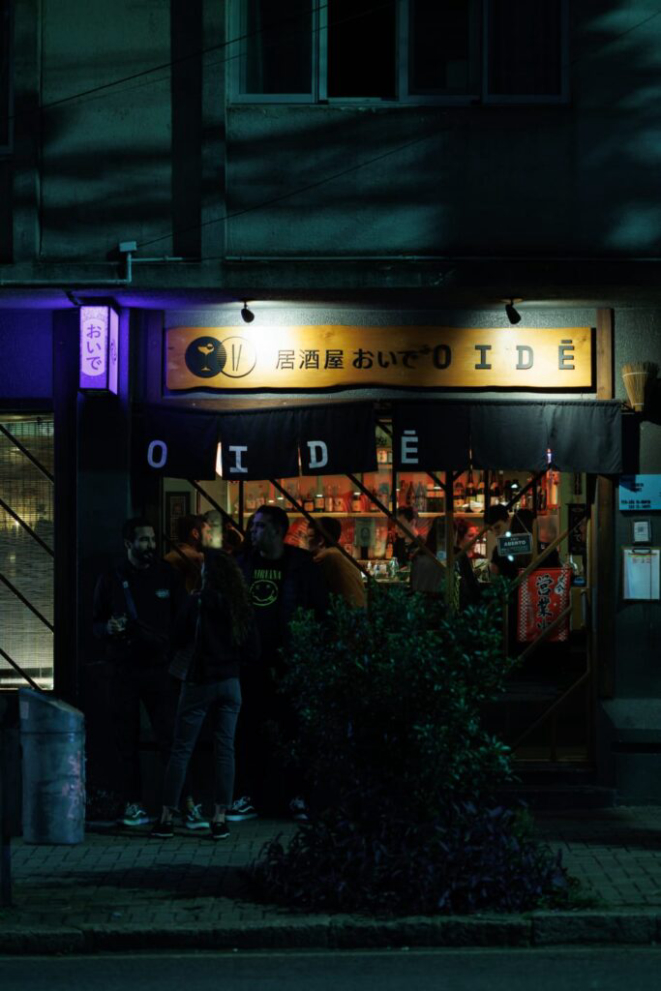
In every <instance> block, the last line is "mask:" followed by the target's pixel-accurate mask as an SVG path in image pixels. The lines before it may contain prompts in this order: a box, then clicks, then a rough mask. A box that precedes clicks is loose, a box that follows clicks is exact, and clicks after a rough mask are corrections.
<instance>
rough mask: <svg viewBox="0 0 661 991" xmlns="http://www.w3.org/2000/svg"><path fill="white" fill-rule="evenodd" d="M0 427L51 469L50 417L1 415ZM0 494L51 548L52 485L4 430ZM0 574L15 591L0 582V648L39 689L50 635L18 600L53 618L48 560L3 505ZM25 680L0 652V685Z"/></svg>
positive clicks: (48, 662)
mask: <svg viewBox="0 0 661 991" xmlns="http://www.w3.org/2000/svg"><path fill="white" fill-rule="evenodd" d="M2 425H3V426H4V427H5V428H6V429H7V430H8V431H9V432H10V433H11V434H12V435H13V436H14V437H15V438H16V439H17V440H18V441H19V442H20V443H21V444H22V445H23V446H24V447H25V448H27V450H28V451H29V452H30V453H31V454H32V455H34V457H35V458H36V459H37V461H39V462H40V464H42V465H43V466H44V467H45V468H46V469H47V470H48V471H50V472H52V471H53V438H54V434H53V421H52V420H50V419H45V418H36V417H29V418H25V419H5V420H3V421H2ZM0 491H1V492H2V498H3V500H4V501H5V503H7V505H8V506H10V507H11V509H12V511H13V512H14V513H15V514H16V515H17V516H19V517H20V518H21V519H22V520H23V521H24V522H25V523H27V525H28V526H29V527H30V529H31V530H32V531H33V532H34V533H36V534H37V536H38V537H40V538H41V540H42V541H43V542H44V543H45V544H46V545H47V546H48V547H50V548H51V549H52V548H53V486H52V484H51V482H49V481H48V479H47V478H46V477H45V476H44V475H43V474H42V473H41V472H40V471H39V470H38V469H37V468H36V467H35V466H34V465H33V464H32V462H31V461H30V460H29V459H28V458H27V457H26V456H25V455H24V454H23V453H22V452H21V451H20V450H19V448H17V447H16V445H15V444H14V443H12V441H11V440H9V439H8V438H7V436H6V435H5V434H3V433H0ZM0 574H2V575H3V576H4V578H6V579H7V581H8V582H9V583H10V584H11V585H12V586H13V587H14V588H15V589H16V590H17V592H18V593H19V594H18V595H17V594H15V593H14V592H13V591H12V590H11V589H10V588H9V587H8V586H7V585H6V584H5V582H0V616H2V624H1V626H0V646H2V649H3V650H4V651H5V653H7V654H8V655H9V657H11V658H12V660H13V661H14V662H15V663H16V664H18V665H19V667H20V668H22V669H23V670H24V671H25V672H26V674H28V675H29V676H30V677H31V678H32V679H33V681H35V682H36V683H37V684H38V685H39V686H40V687H41V688H47V689H52V687H53V634H52V633H51V631H50V630H49V629H48V626H47V625H46V624H45V623H44V622H43V621H42V620H41V619H39V617H38V616H37V615H35V613H34V612H33V611H32V610H31V609H30V608H29V607H28V606H27V605H26V604H25V602H24V601H22V600H21V596H22V597H23V599H25V600H27V601H28V602H29V603H30V604H31V605H32V606H33V607H34V609H36V610H37V612H38V613H40V614H41V616H42V617H44V618H45V619H46V620H48V622H49V623H51V624H52V622H53V558H52V557H51V556H50V554H48V552H47V551H45V550H44V548H43V547H42V546H41V544H40V543H39V541H38V540H35V539H34V537H32V536H31V535H30V534H29V533H28V532H27V531H26V530H25V529H24V528H23V527H21V526H20V524H19V523H17V522H16V520H15V519H14V518H13V516H12V515H11V514H10V513H8V512H7V511H6V510H5V509H2V508H1V507H0ZM25 684H26V682H25V681H24V679H23V678H21V676H20V675H19V674H18V672H17V671H15V670H14V668H13V667H12V666H11V665H10V664H9V663H8V662H7V661H6V660H5V658H4V657H2V656H0V688H19V687H24V686H25Z"/></svg>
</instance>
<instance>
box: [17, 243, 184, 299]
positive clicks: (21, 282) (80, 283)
mask: <svg viewBox="0 0 661 991" xmlns="http://www.w3.org/2000/svg"><path fill="white" fill-rule="evenodd" d="M117 247H118V250H119V253H120V255H121V256H122V258H123V261H124V271H125V273H126V274H125V276H124V278H123V279H121V278H120V279H0V287H3V288H12V287H14V288H21V289H25V288H28V289H31V288H34V289H40V288H44V287H46V286H53V287H55V286H57V287H58V288H65V287H67V288H71V287H74V288H76V289H78V288H80V287H86V286H89V287H90V288H92V287H93V288H96V289H103V288H104V286H130V285H131V284H132V282H133V266H134V265H138V264H144V263H146V262H148V263H149V264H152V265H153V264H169V263H170V262H185V261H188V260H189V259H187V258H182V257H179V256H175V255H163V256H162V257H160V258H134V257H133V255H134V252H136V251H137V250H138V245H137V242H136V241H120V243H119V245H118V246H117Z"/></svg>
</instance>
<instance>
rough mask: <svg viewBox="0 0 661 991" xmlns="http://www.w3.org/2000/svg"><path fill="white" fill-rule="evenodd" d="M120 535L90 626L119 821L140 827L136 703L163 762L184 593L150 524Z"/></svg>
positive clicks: (138, 520) (137, 521)
mask: <svg viewBox="0 0 661 991" xmlns="http://www.w3.org/2000/svg"><path fill="white" fill-rule="evenodd" d="M122 536H123V538H124V547H125V549H126V560H124V561H123V562H122V563H121V564H120V565H119V566H118V567H117V568H115V569H113V570H112V571H109V572H107V573H106V574H104V575H101V577H100V578H99V580H98V581H97V584H96V589H95V591H94V611H93V622H94V634H95V636H97V637H99V639H101V640H103V641H104V642H105V644H106V654H107V658H108V660H109V662H110V665H111V676H110V714H111V718H112V721H113V725H114V727H115V740H116V744H117V750H118V754H119V760H120V769H121V773H122V781H123V791H124V795H123V799H124V803H125V804H124V811H123V815H122V816H120V821H121V822H122V823H123V824H124V825H126V826H140V825H143V824H144V823H146V822H147V821H148V818H147V815H146V813H145V811H144V809H143V808H142V804H141V791H142V788H141V778H140V753H139V739H140V703H141V702H142V703H143V704H144V706H145V708H146V710H147V714H148V716H149V720H150V722H151V726H152V729H153V732H154V735H155V737H156V740H157V742H158V746H159V749H160V751H161V755H162V757H163V758H164V760H167V757H168V754H169V748H170V741H171V735H172V727H173V722H174V708H175V705H176V700H175V694H174V691H173V685H172V683H171V679H170V676H169V675H168V673H167V665H168V660H169V655H170V631H171V627H172V624H173V621H174V619H175V617H176V615H177V612H178V611H179V609H180V607H181V605H182V604H183V601H184V599H185V591H184V586H183V582H182V579H181V577H180V575H179V574H177V572H176V571H175V570H174V569H173V568H172V567H170V565H169V564H166V563H164V562H163V561H159V560H157V558H156V537H155V534H154V528H153V526H152V525H151V523H150V522H149V520H146V519H143V518H142V517H134V518H132V519H129V520H127V521H126V522H125V524H124V526H123V528H122Z"/></svg>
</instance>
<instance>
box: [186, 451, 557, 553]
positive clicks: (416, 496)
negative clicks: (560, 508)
mask: <svg viewBox="0 0 661 991" xmlns="http://www.w3.org/2000/svg"><path fill="white" fill-rule="evenodd" d="M434 474H435V475H436V476H437V478H438V479H439V480H441V481H444V479H445V476H444V473H443V472H441V471H439V472H435V473H434ZM529 479H530V474H529V473H527V472H489V473H488V475H486V474H485V473H483V472H480V471H477V470H474V469H470V468H469V469H468V470H467V471H465V472H463V473H462V474H460V475H459V476H458V477H457V478H455V479H454V482H453V513H454V515H455V516H457V517H461V518H463V519H465V520H466V522H467V523H468V535H469V538H471V537H473V536H474V535H475V534H477V533H479V532H480V531H481V530H482V528H483V525H484V523H483V520H484V512H485V508H486V505H487V492H486V486H487V485H488V504H489V505H494V504H496V503H507V502H509V501H510V500H511V499H512V498H513V497H514V496H515V495H516V493H517V492H518V491H520V490H521V489H522V488H524V486H525V485H526V484H527V482H528V481H529ZM277 481H278V483H279V485H281V486H282V488H283V489H284V490H285V491H286V492H287V493H288V494H289V495H290V496H291V497H292V499H293V500H294V501H295V503H297V504H298V505H299V506H301V507H302V508H303V510H305V512H306V513H309V514H310V515H311V516H333V517H337V518H338V519H340V520H341V523H342V534H341V538H340V541H341V543H342V545H343V547H344V548H345V550H346V551H347V552H348V553H350V554H352V555H353V556H354V557H356V558H357V559H359V560H361V561H366V562H388V561H390V560H391V559H392V557H393V549H394V542H395V539H396V537H397V536H398V530H397V528H396V526H395V525H394V524H393V523H392V522H391V521H390V520H389V518H388V516H387V515H386V513H385V512H384V511H383V510H382V509H381V508H380V506H383V507H385V508H386V509H387V510H388V511H389V512H390V513H391V514H392V513H396V512H397V511H398V510H399V509H401V508H403V507H410V509H412V510H413V513H414V520H413V527H412V529H413V530H414V532H415V533H416V534H417V535H418V536H419V537H420V538H421V539H423V540H424V539H425V538H426V536H427V534H428V532H429V529H430V527H431V525H432V521H433V520H434V518H435V517H437V516H444V515H445V513H446V509H447V506H446V502H447V500H446V498H445V492H444V490H443V488H442V487H441V486H440V485H439V484H438V482H437V481H435V480H434V479H433V478H431V477H430V476H429V475H428V474H427V473H426V472H395V471H394V468H393V459H392V447H391V444H390V439H389V437H388V436H387V435H386V434H385V433H383V432H381V431H379V432H378V434H377V470H376V471H372V472H366V473H364V474H363V475H362V476H360V481H361V482H362V484H363V486H364V487H365V488H366V489H367V490H368V492H369V493H370V495H371V496H372V497H373V498H370V497H368V496H367V495H366V494H365V493H364V492H362V491H360V490H357V489H356V487H355V486H354V485H353V484H352V482H351V480H350V479H349V478H348V477H347V476H346V475H323V476H299V477H297V478H285V479H278V480H277ZM559 485H560V476H559V475H558V473H557V472H549V473H548V474H547V475H546V476H545V478H544V479H543V480H542V481H541V482H540V483H539V484H538V485H537V486H536V487H535V489H534V490H531V491H529V492H528V493H527V494H526V495H525V496H524V497H523V499H522V500H521V501H520V503H519V506H520V508H527V509H532V508H533V503H534V501H535V500H536V506H537V513H538V514H540V513H541V514H544V513H547V512H549V511H551V510H553V508H554V507H555V506H557V505H558V501H559ZM203 487H204V488H205V489H206V490H207V491H208V492H209V494H210V495H212V497H213V498H214V500H215V501H216V502H218V503H219V504H220V505H221V506H222V507H223V508H224V509H225V510H226V511H227V512H228V513H230V514H231V515H232V516H233V518H234V519H235V520H236V521H237V522H239V521H242V523H243V526H244V528H245V527H246V526H247V524H248V521H249V518H250V516H251V515H252V514H253V513H254V512H255V511H256V510H257V509H258V508H259V506H262V505H264V504H267V505H269V504H270V505H277V506H281V507H282V508H283V509H285V510H286V511H287V513H288V514H289V517H290V523H291V526H290V530H289V534H288V537H287V540H288V542H290V543H294V544H297V545H300V546H305V545H306V540H307V536H306V535H307V529H308V525H309V524H308V520H307V518H306V517H305V515H304V514H303V513H301V512H300V511H298V510H296V509H295V508H294V506H293V505H292V503H291V502H290V501H289V500H288V499H287V497H286V496H285V495H284V494H283V493H282V492H281V491H280V490H279V489H278V487H277V486H276V485H274V484H273V483H272V482H269V481H267V480H264V481H255V482H243V483H241V484H239V483H238V482H226V481H223V480H222V479H216V481H215V482H214V483H209V482H205V483H203ZM241 500H242V505H240V501H241ZM379 504H380V506H379ZM208 508H210V506H209V504H208V503H207V502H206V501H205V500H204V499H203V498H200V499H199V500H198V510H199V511H203V510H206V509H208ZM487 553H490V547H489V546H488V543H487V541H486V540H484V539H482V540H480V541H479V542H478V543H476V544H475V546H474V548H473V551H472V554H473V556H474V557H477V558H479V557H485V556H486V555H487Z"/></svg>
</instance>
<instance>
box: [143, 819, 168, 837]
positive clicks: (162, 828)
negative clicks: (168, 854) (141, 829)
mask: <svg viewBox="0 0 661 991" xmlns="http://www.w3.org/2000/svg"><path fill="white" fill-rule="evenodd" d="M149 835H150V836H151V837H152V838H153V839H155V840H171V839H172V837H173V836H174V827H173V825H172V820H171V819H170V820H169V821H168V822H156V823H154V825H153V826H152V828H151V830H150V831H149Z"/></svg>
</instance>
